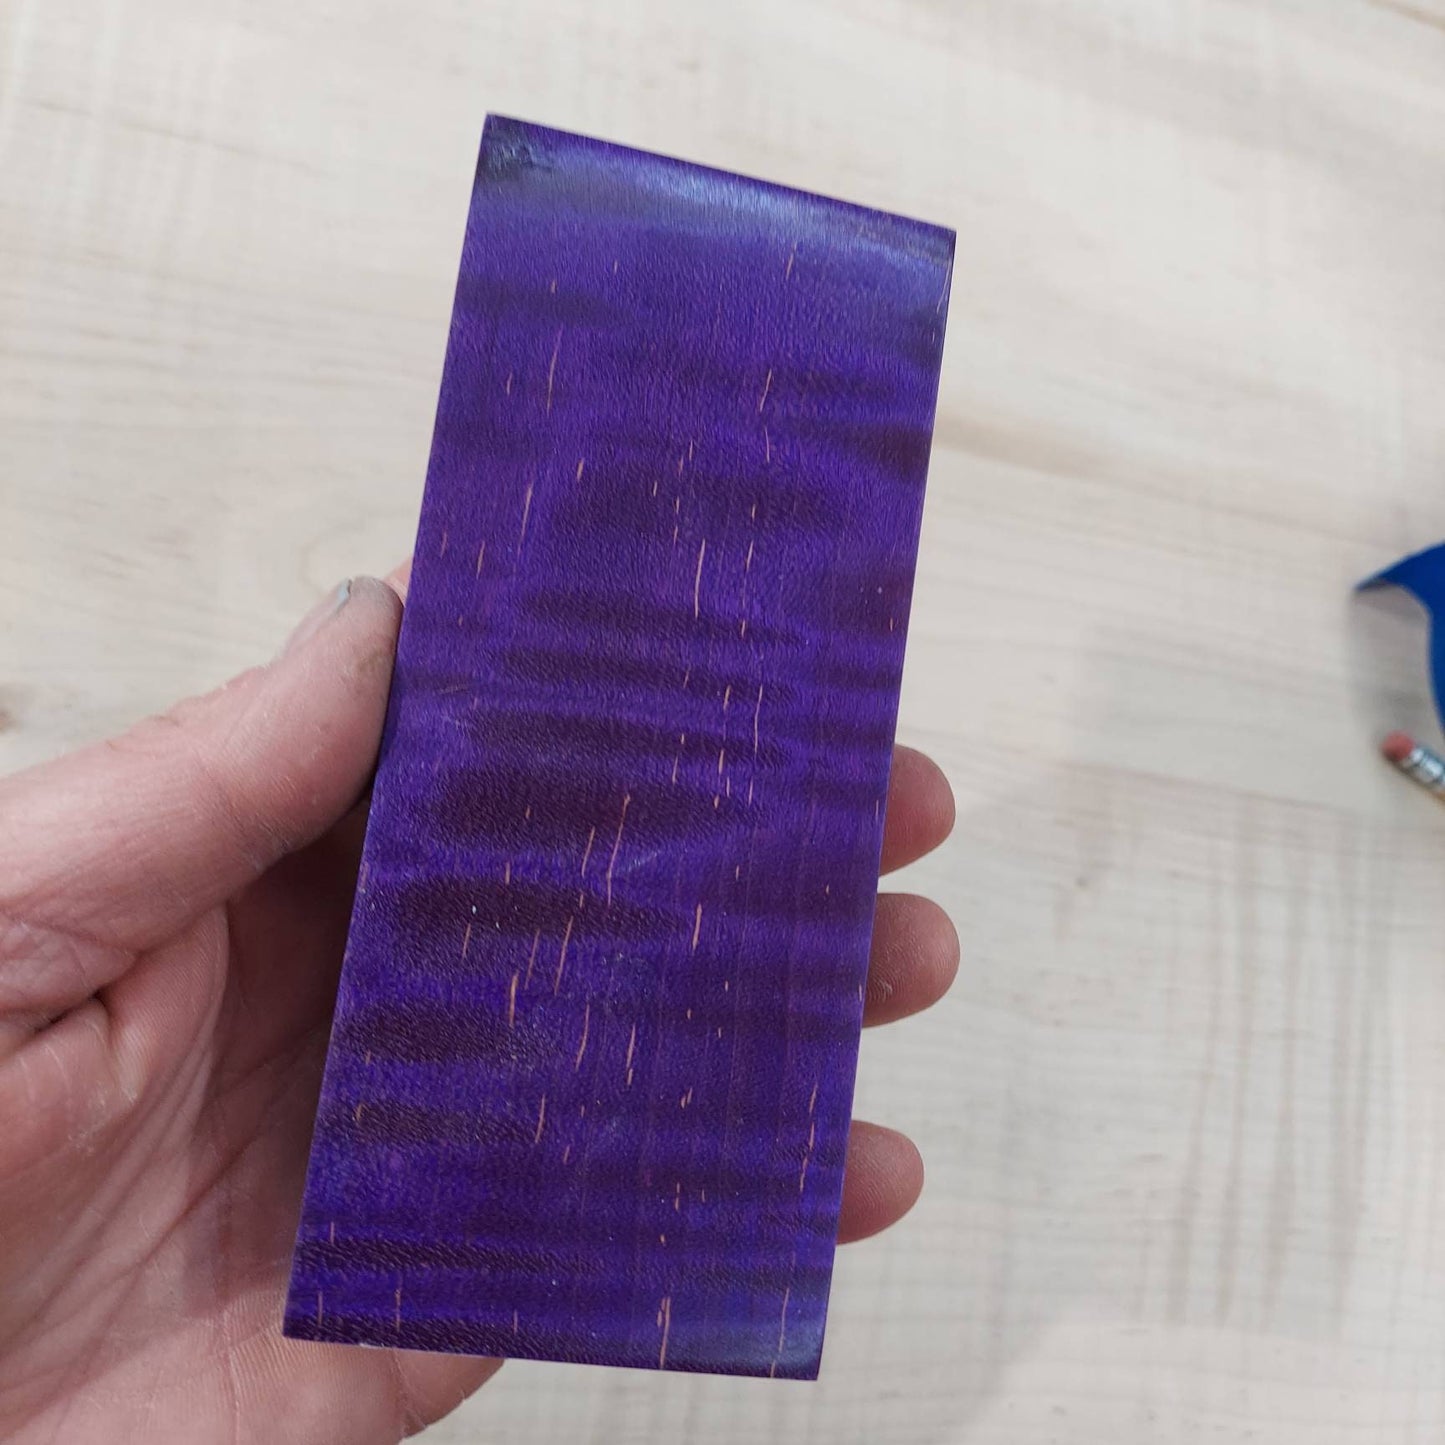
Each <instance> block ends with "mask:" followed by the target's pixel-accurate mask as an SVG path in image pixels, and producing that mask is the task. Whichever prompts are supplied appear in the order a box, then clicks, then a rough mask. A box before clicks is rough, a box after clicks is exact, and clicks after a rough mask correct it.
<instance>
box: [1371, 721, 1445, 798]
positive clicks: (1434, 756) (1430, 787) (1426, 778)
mask: <svg viewBox="0 0 1445 1445" xmlns="http://www.w3.org/2000/svg"><path fill="white" fill-rule="evenodd" d="M1380 752H1381V753H1383V754H1384V756H1385V758H1386V760H1387V761H1389V762H1391V763H1393V764H1394V765H1395V766H1396V767H1397V768H1398V769H1399V770H1400V771H1401V772H1402V773H1404V774H1405V776H1406V777H1408V778H1413V779H1414V780H1415V782H1417V783H1419V785H1420V786H1421V787H1422V788H1424V789H1425V791H1426V792H1427V793H1433V794H1434V795H1435V796H1436V797H1437V798H1441V799H1445V758H1441V757H1440V755H1439V754H1438V753H1434V752H1431V750H1430V749H1429V748H1427V747H1425V746H1424V745H1423V744H1421V743H1417V742H1416V741H1415V739H1414V738H1412V737H1411V736H1410V735H1409V734H1408V733H1391V734H1390V736H1389V737H1387V738H1386V739H1385V741H1384V742H1383V743H1381V744H1380Z"/></svg>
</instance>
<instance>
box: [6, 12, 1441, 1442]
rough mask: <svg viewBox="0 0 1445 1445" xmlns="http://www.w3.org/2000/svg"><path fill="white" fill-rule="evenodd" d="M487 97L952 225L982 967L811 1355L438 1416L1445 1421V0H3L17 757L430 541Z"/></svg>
mask: <svg viewBox="0 0 1445 1445" xmlns="http://www.w3.org/2000/svg"><path fill="white" fill-rule="evenodd" d="M488 109H494V110H501V111H504V112H509V113H515V114H520V115H523V116H526V117H529V118H533V119H538V120H545V121H548V122H551V123H554V124H558V125H561V126H565V127H569V128H575V129H581V130H586V131H590V132H594V133H597V134H600V135H603V136H606V137H609V138H612V139H616V140H621V141H626V142H631V143H634V144H639V145H643V146H648V147H652V148H661V149H665V150H668V151H671V152H675V153H678V154H682V155H685V156H688V157H690V158H694V159H697V160H701V161H708V162H713V163H716V164H719V165H724V166H728V167H733V168H738V169H743V170H747V171H752V172H756V173H760V174H762V175H765V176H768V177H771V178H774V179H778V180H782V181H787V182H791V183H794V184H798V185H802V186H806V187H809V188H813V189H818V190H823V191H828V192H834V193H837V194H840V195H843V196H846V197H848V198H850V199H853V200H857V201H862V202H869V203H872V204H875V205H879V206H883V207H887V208H890V209H896V210H899V211H903V212H905V213H909V214H917V215H920V216H923V217H926V218H929V219H933V220H937V221H942V222H946V223H948V224H951V225H953V226H955V227H956V228H957V230H958V233H959V244H958V263H957V271H956V275H955V281H954V287H953V309H952V316H951V321H950V332H949V343H948V355H947V360H946V365H945V375H944V382H943V394H942V400H941V409H940V417H939V426H938V437H937V445H936V448H935V452H934V463H933V474H932V482H931V489H930V503H929V510H928V515H927V519H926V525H925V538H924V546H923V555H922V564H921V572H920V579H919V589H918V596H917V605H916V609H915V622H914V628H913V636H912V641H911V647H910V654H909V664H908V676H907V684H906V688H905V701H904V715H903V726H902V736H903V737H904V738H905V739H906V740H908V741H911V742H914V743H917V744H921V745H923V746H925V747H928V748H930V749H932V750H933V751H934V752H935V753H936V755H937V756H938V757H939V758H940V759H941V761H942V762H943V763H944V765H945V766H946V768H947V769H948V771H949V773H950V775H951V777H952V779H953V782H954V786H955V788H956V789H957V793H958V798H959V825H958V829H957V833H956V835H955V838H954V839H953V841H952V842H951V843H950V844H949V845H948V847H947V848H946V849H944V850H943V851H942V852H941V853H940V854H939V855H938V856H937V857H936V858H935V859H934V860H932V861H930V862H929V863H928V864H927V865H925V866H922V867H919V868H917V869H916V870H915V871H914V874H913V876H912V877H911V878H910V879H909V880H908V881H909V883H910V884H911V886H913V887H915V888H918V889H921V890H924V891H929V892H932V893H933V894H935V896H937V897H939V898H941V899H942V900H944V901H945V902H946V903H947V904H948V905H949V906H950V907H951V909H952V910H953V912H954V914H955V917H956V918H957V921H958V924H959V929H960V932H961V933H962V935H963V938H964V946H965V966H964V970H963V973H962V975H961V977H960V980H959V982H958V985H957V987H956V988H955V989H954V992H953V994H952V995H951V997H950V998H949V999H948V1000H947V1001H946V1002H945V1003H944V1004H943V1005H941V1006H940V1007H939V1008H938V1009H936V1010H935V1011H934V1012H933V1013H932V1014H931V1015H930V1016H928V1017H927V1018H925V1019H922V1020H919V1021H916V1022H915V1023H913V1024H911V1025H907V1026H900V1027H898V1028H897V1029H890V1030H887V1031H885V1032H883V1033H874V1034H871V1035H870V1036H869V1037H868V1038H867V1039H866V1040H865V1044H864V1050H863V1072H862V1080H861V1085H860V1097H859V1110H860V1112H861V1113H863V1114H864V1115H867V1116H869V1117H873V1118H878V1119H883V1120H887V1121H889V1122H892V1123H894V1124H897V1125H899V1126H902V1127H906V1128H908V1129H909V1130H910V1131H912V1132H913V1133H914V1134H915V1135H916V1136H917V1138H918V1139H919V1141H920V1143H921V1145H922V1147H923V1150H924V1153H925V1155H926V1157H927V1159H928V1162H929V1167H930V1186H929V1189H928V1192H927V1194H926V1195H925V1198H924V1200H923V1202H922V1203H921V1205H920V1206H919V1208H918V1209H917V1211H916V1212H915V1213H914V1215H913V1216H912V1217H911V1218H910V1219H909V1220H908V1221H907V1223H905V1224H904V1225H903V1226H902V1227H900V1228H899V1229H897V1230H896V1231H895V1232H894V1233H892V1234H891V1235H889V1236H887V1237H886V1238H885V1239H882V1240H878V1241H875V1242H873V1243H871V1244H867V1245H862V1246H859V1247H857V1248H854V1249H850V1250H848V1251H846V1252H845V1253H844V1255H843V1256H842V1257H841V1258H840V1261H839V1266H838V1273H837V1278H836V1284H835V1299H834V1306H833V1312H832V1320H831V1327H830V1338H829V1345H828V1350H827V1355H826V1358H825V1362H824V1378H823V1380H822V1382H821V1383H819V1384H818V1385H816V1386H812V1387H807V1386H790V1385H779V1384H772V1383H769V1382H766V1381H763V1382H742V1383H739V1382H731V1381H720V1380H707V1379H699V1378H680V1377H671V1378H670V1377H666V1376H664V1377H657V1376H654V1375H648V1374H630V1373H615V1372H605V1371H591V1370H567V1369H563V1368H560V1367H552V1366H541V1365H513V1366H509V1367H508V1368H507V1369H506V1370H504V1371H503V1372H502V1375H501V1376H500V1377H499V1379H498V1380H497V1381H496V1383H495V1384H493V1385H492V1386H490V1387H488V1388H487V1389H486V1390H485V1391H484V1392H483V1393H482V1395H481V1396H480V1397H478V1398H477V1399H476V1400H475V1401H474V1402H473V1403H472V1404H470V1405H469V1406H468V1407H466V1408H465V1409H464V1410H463V1411H462V1412H461V1413H460V1414H458V1415H457V1416H455V1417H454V1418H453V1419H452V1420H450V1421H448V1422H446V1423H445V1424H443V1425H441V1426H439V1427H437V1428H436V1429H435V1430H434V1432H433V1433H432V1435H431V1436H429V1437H428V1438H429V1439H430V1440H433V1441H435V1442H436V1445H443V1442H448V1441H450V1442H472V1441H512V1440H527V1441H534V1442H538V1445H550V1442H568V1445H571V1442H579V1441H588V1442H593V1441H595V1442H607V1445H630V1442H639V1445H640V1442H651V1441H661V1440H682V1441H687V1442H690V1445H691V1442H696V1445H722V1442H728V1445H731V1442H741V1441H752V1440H769V1439H772V1440H788V1441H806V1442H819V1445H822V1442H827V1445H836V1442H854V1441H857V1442H869V1445H872V1442H881V1441H888V1442H891V1445H910V1442H919V1445H923V1442H929V1445H933V1442H968V1445H981V1442H1000V1445H1004V1442H1007V1445H1047V1442H1067V1445H1073V1442H1086V1445H1094V1442H1107V1445H1133V1442H1154V1441H1196V1440H1197V1441H1210V1442H1214V1441H1234V1440H1239V1441H1244V1440H1259V1441H1265V1442H1277V1441H1288V1442H1295V1441H1299V1442H1308V1445H1335V1442H1340V1445H1344V1442H1349V1445H1358V1442H1363V1441H1371V1442H1373V1441H1388V1442H1397V1441H1398V1442H1405V1441H1420V1442H1425V1441H1438V1440H1439V1439H1441V1436H1442V1431H1445V946H1442V945H1445V814H1442V813H1441V812H1440V811H1439V810H1438V809H1437V808H1436V807H1435V805H1434V804H1432V803H1431V801H1430V800H1429V799H1427V798H1425V797H1424V796H1423V795H1422V794H1419V793H1418V792H1416V791H1415V790H1413V789H1411V788H1410V787H1408V785H1406V784H1405V783H1404V782H1403V780H1401V779H1399V778H1398V777H1396V776H1395V775H1393V774H1392V773H1390V772H1389V771H1388V770H1387V769H1386V768H1384V766H1383V765H1382V764H1380V763H1379V762H1378V761H1377V760H1376V758H1375V757H1374V756H1373V755H1372V747H1373V744H1374V741H1375V740H1376V739H1377V737H1378V735H1379V733H1380V732H1381V731H1382V730H1383V729H1385V728H1386V727H1388V726H1394V725H1405V726H1408V727H1415V728H1418V729H1420V730H1422V731H1428V732H1430V733H1431V734H1432V735H1433V734H1434V732H1435V724H1434V723H1433V720H1432V717H1431V714H1430V709H1429V703H1428V698H1427V692H1426V687H1425V675H1424V667H1423V648H1424V634H1423V629H1422V628H1421V626H1420V624H1419V621H1418V619H1417V618H1416V617H1415V616H1414V615H1413V614H1412V613H1411V611H1410V610H1409V608H1408V607H1402V606H1392V605H1389V604H1388V603H1380V604H1375V603H1371V604H1362V603H1359V602H1355V601H1352V599H1351V597H1350V595H1349V588H1350V585H1351V583H1352V581H1353V580H1354V579H1356V578H1357V577H1359V576H1361V575H1362V574H1364V573H1366V572H1368V571H1369V570H1371V569H1373V568H1374V567H1376V566H1377V565H1379V564H1382V563H1384V562H1386V561H1387V560H1389V559H1391V558H1393V557H1394V556H1395V555H1396V554H1398V553H1401V552H1404V551H1406V550H1409V549H1412V548H1415V547H1417V546H1423V545H1426V544H1429V543H1432V542H1435V541H1437V540H1439V539H1441V538H1442V537H1445V429H1442V424H1441V417H1442V398H1445V0H1210V3H1206V0H1093V3H1090V4H1081V3H1078V0H728V3H719V0H708V3H697V4H691V3H678V0H614V3H612V4H609V5H595V4H589V3H586V0H561V3H545V4H544V3H529V4H508V5H503V4H500V3H496V0H469V3H462V0H351V3H348V4H341V3H339V0H244V3H243V0H88V3H82V0H0V766H3V767H5V768H11V767H17V766H20V765H22V764H24V763H27V762H30V761H32V760H34V759H37V758H41V757H45V756H48V755H51V754H54V753H56V752H59V751H61V750H62V749H64V748H67V747H70V746H72V745H74V744H76V743H79V742H81V741H82V740H86V739H90V738H94V737H96V736H98V735H101V734H103V733H105V732H107V731H109V730H113V729H116V728H118V727H120V726H121V725H123V724H124V723H125V722H127V721H128V720H130V719H133V718H135V717H136V716H138V715H139V714H141V713H143V712H145V711H148V710H150V709H153V708H156V707H159V706H161V705H163V704H164V703H166V702H167V701H169V700H171V699H172V698H174V697H176V696H178V695H181V694H184V693H186V692H189V691H193V690H196V689H200V688H203V687H206V686H209V685H211V684H213V683H215V682H217V681H218V680H219V679H221V678H223V677H225V676H226V675H227V674H228V673H230V672H232V671H233V670H237V669H239V668H241V667H243V666H244V665H246V664H248V663H250V662H251V661H253V660H255V659H257V658H259V657H262V656H264V655H266V654H267V653H268V652H269V651H270V650H271V649H273V648H274V646H275V645H276V644H277V642H278V641H279V639H280V638H281V637H282V635H283V634H284V633H285V631H286V630H287V627H288V625H289V623H290V622H291V621H292V619H294V618H295V617H296V616H297V615H299V614H300V612H301V611H302V610H303V609H304V608H305V607H306V605H307V604H308V603H309V601H310V600H311V599H312V598H313V597H314V596H316V595H317V594H318V593H319V592H320V591H321V589H323V588H325V587H327V586H329V585H331V584H332V583H334V581H335V580H336V579H337V578H340V577H343V576H346V575H347V574H349V573H352V572H356V571H362V570H376V569H383V568H385V567H387V566H388V565H390V564H391V563H392V562H393V561H394V560H395V559H397V558H398V557H399V556H400V555H401V554H402V553H403V552H404V551H405V550H406V548H407V546H408V543H409V539H410V536H411V533H412V529H413V526H414V522H415V515H416V508H417V502H418V497H419V492H420V486H421V480H422V475H423V470H424V466H425V461H426V455H427V448H428V441H429V436H430V429H431V421H432V409H433V405H434V402H435V397H436V388H437V381H438V377H439V373H440V368H441V359H442V350H443V344H444V341H445V336H446V329H447V318H448V311H449V306H450V300H451V291H452V286H453V281H454V274H455V266H456V259H457V253H458V248H459V244H460V239H461V230H462V222H463V218H464V214H465V208H466V203H467V192H468V186H469V184H470V180H471V173H472V164H473V158H474V153H475V148H476V142H477V135H478V131H479V128H480V125H481V121H482V116H483V113H484V112H485V111H486V110H488Z"/></svg>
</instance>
